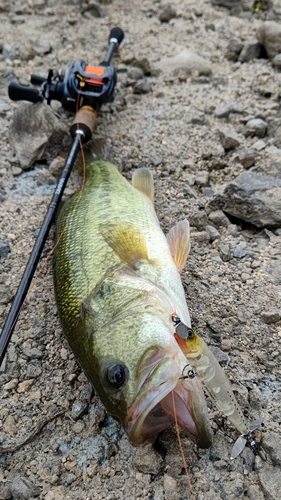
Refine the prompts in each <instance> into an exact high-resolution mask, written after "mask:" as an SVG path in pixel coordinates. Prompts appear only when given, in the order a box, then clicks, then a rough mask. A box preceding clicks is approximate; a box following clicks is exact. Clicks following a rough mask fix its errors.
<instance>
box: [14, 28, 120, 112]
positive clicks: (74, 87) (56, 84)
mask: <svg viewBox="0 0 281 500" xmlns="http://www.w3.org/2000/svg"><path fill="white" fill-rule="evenodd" d="M123 37H124V34H123V31H122V30H121V29H120V28H113V29H112V30H111V32H110V35H109V44H110V46H109V50H108V52H107V54H106V57H105V59H104V61H103V62H101V63H100V64H99V65H98V66H91V65H89V64H87V63H86V62H85V61H83V60H80V59H78V60H77V61H75V62H74V63H73V64H70V65H69V66H68V67H67V68H66V69H65V70H60V71H53V70H50V71H49V74H48V77H47V78H42V77H41V76H37V75H31V79H30V81H31V83H32V85H37V86H38V85H40V86H41V89H40V90H38V89H36V88H34V87H28V86H24V85H19V84H18V83H16V82H12V83H11V84H10V85H9V89H8V91H9V97H10V99H12V100H13V101H21V100H25V101H30V102H33V103H36V102H42V101H43V100H44V99H46V100H47V103H48V104H50V102H51V101H52V100H55V101H60V102H61V104H62V107H63V108H64V109H65V110H66V111H69V112H70V113H76V112H77V111H78V109H79V108H80V107H81V106H91V107H92V108H94V109H95V111H96V112H98V111H99V109H100V107H101V106H102V105H103V104H106V103H108V102H112V101H113V99H114V90H115V85H116V70H115V68H114V67H113V66H111V65H110V59H111V57H112V54H113V52H114V50H115V48H116V46H118V45H119V44H120V43H121V42H122V40H123Z"/></svg>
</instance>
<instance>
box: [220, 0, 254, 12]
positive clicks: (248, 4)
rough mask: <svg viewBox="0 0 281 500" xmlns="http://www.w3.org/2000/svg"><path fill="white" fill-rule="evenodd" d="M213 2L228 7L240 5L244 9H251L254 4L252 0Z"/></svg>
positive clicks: (221, 0)
mask: <svg viewBox="0 0 281 500" xmlns="http://www.w3.org/2000/svg"><path fill="white" fill-rule="evenodd" d="M211 3H212V4H213V5H220V6H221V7H227V8H228V9H233V8H235V7H238V6H240V7H241V8H242V9H244V10H250V9H251V8H252V6H253V2H252V0H211Z"/></svg>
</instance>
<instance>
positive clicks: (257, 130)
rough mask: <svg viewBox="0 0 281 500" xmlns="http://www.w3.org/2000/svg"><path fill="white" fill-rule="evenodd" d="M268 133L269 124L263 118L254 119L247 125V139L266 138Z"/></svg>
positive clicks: (245, 133)
mask: <svg viewBox="0 0 281 500" xmlns="http://www.w3.org/2000/svg"><path fill="white" fill-rule="evenodd" d="M266 131H267V124H266V122H265V121H264V120H262V119H261V118H253V119H252V120H249V121H248V122H247V123H246V126H245V132H244V135H245V136H246V137H249V136H250V137H253V136H254V135H256V136H257V137H264V136H265V134H266Z"/></svg>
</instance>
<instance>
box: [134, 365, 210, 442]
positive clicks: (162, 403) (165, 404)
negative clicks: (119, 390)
mask: <svg viewBox="0 0 281 500" xmlns="http://www.w3.org/2000/svg"><path fill="white" fill-rule="evenodd" d="M185 365H186V362H185ZM181 374H182V369H181V367H180V366H179V364H178V363H177V362H176V360H175V359H174V358H171V357H166V358H164V359H163V358H162V360H161V361H160V362H159V361H156V362H155V364H154V366H153V368H152V369H151V371H150V372H149V373H148V375H147V377H146V379H145V380H144V381H143V383H142V385H141V387H140V390H139V392H138V394H137V397H136V398H135V400H134V402H133V404H132V405H131V407H130V408H129V412H128V420H127V426H126V432H127V434H128V437H129V439H130V442H131V443H132V444H133V445H134V446H137V445H139V444H141V443H143V442H144V441H145V440H146V439H148V438H150V437H152V436H154V435H155V434H157V433H159V432H160V431H162V430H164V429H166V428H167V427H170V426H171V425H172V424H173V423H174V422H175V415H176V420H177V423H178V424H179V426H180V427H181V428H182V429H183V430H184V431H185V432H186V434H188V435H189V437H190V438H191V439H192V440H193V441H194V442H196V444H197V445H198V446H199V447H200V448H209V447H210V445H211V443H212V431H211V427H210V422H209V418H208V412H207V407H206V402H205V398H204V395H203V392H202V389H201V384H200V382H199V381H198V380H197V379H192V380H191V379H188V380H184V379H181Z"/></svg>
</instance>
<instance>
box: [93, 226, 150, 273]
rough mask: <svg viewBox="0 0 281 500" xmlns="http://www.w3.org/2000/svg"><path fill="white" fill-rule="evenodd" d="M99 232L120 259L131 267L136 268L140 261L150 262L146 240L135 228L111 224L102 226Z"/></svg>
mask: <svg viewBox="0 0 281 500" xmlns="http://www.w3.org/2000/svg"><path fill="white" fill-rule="evenodd" d="M99 230H100V233H101V234H102V236H103V238H104V239H105V241H106V242H107V244H108V245H109V246H110V247H111V248H112V250H113V251H114V252H115V253H116V254H117V255H118V257H119V258H120V259H121V260H122V261H124V262H126V263H127V264H129V265H130V266H131V267H133V268H135V267H136V264H137V263H138V262H139V261H140V260H149V259H148V254H147V248H146V243H145V239H144V237H143V235H142V234H140V233H138V232H137V231H136V229H135V228H134V227H133V226H131V225H129V224H122V223H120V224H119V223H109V224H104V225H101V226H100V228H99Z"/></svg>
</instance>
